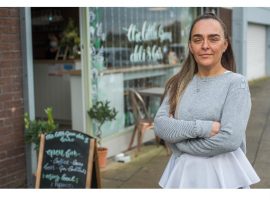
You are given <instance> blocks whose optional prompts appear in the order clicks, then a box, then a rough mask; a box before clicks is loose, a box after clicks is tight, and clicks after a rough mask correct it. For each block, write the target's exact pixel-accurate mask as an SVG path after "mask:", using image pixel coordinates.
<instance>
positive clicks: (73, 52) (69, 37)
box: [60, 18, 80, 59]
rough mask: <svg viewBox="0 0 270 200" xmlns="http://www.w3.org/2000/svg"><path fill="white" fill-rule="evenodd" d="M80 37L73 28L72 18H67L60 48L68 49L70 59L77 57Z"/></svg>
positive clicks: (74, 27) (75, 28)
mask: <svg viewBox="0 0 270 200" xmlns="http://www.w3.org/2000/svg"><path fill="white" fill-rule="evenodd" d="M79 45H80V36H79V30H78V28H77V27H76V26H75V24H74V21H73V19H72V18H69V20H68V23H67V25H66V27H65V29H64V32H63V36H62V39H61V41H60V47H61V48H67V49H68V55H69V58H70V59H75V58H76V57H78V56H79V54H80V52H79Z"/></svg>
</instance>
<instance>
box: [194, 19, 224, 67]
mask: <svg viewBox="0 0 270 200" xmlns="http://www.w3.org/2000/svg"><path fill="white" fill-rule="evenodd" d="M227 46H228V43H227V40H226V39H225V38H224V32H223V29H222V27H221V25H220V23H219V22H218V21H216V20H214V19H203V20H200V21H198V22H197V23H196V24H195V25H194V27H193V30H192V32H191V41H190V43H189V49H190V51H191V53H192V54H193V56H194V59H195V61H196V63H197V65H198V67H206V68H213V67H219V66H221V57H222V54H223V52H225V50H226V48H227Z"/></svg>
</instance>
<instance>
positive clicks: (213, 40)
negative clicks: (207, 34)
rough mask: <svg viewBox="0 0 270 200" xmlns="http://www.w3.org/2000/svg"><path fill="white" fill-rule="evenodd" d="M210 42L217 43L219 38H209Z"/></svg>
mask: <svg viewBox="0 0 270 200" xmlns="http://www.w3.org/2000/svg"><path fill="white" fill-rule="evenodd" d="M210 41H211V42H217V41H219V38H210Z"/></svg>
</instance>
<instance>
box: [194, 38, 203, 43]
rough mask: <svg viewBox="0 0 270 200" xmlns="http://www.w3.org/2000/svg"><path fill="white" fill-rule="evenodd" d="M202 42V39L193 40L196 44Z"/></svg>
mask: <svg viewBox="0 0 270 200" xmlns="http://www.w3.org/2000/svg"><path fill="white" fill-rule="evenodd" d="M200 41H202V39H200V38H197V39H193V42H195V43H198V42H200Z"/></svg>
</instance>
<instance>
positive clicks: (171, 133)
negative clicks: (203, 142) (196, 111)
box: [154, 96, 213, 143]
mask: <svg viewBox="0 0 270 200" xmlns="http://www.w3.org/2000/svg"><path fill="white" fill-rule="evenodd" d="M168 99H169V98H168V96H166V97H165V98H164V100H163V102H162V104H161V106H160V108H159V110H158V112H157V114H156V116H155V119H154V131H155V134H156V135H158V136H159V137H160V138H162V139H163V140H165V141H166V142H169V143H176V142H180V141H183V140H186V139H190V138H197V137H201V138H206V137H210V132H211V129H212V123H213V121H203V120H194V121H185V120H176V119H174V118H171V117H170V114H169V102H168Z"/></svg>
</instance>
